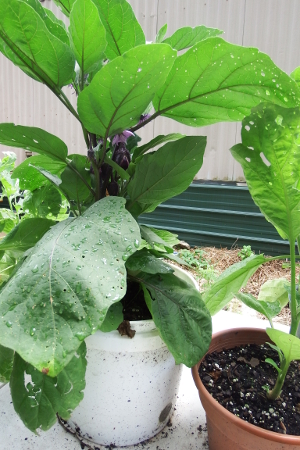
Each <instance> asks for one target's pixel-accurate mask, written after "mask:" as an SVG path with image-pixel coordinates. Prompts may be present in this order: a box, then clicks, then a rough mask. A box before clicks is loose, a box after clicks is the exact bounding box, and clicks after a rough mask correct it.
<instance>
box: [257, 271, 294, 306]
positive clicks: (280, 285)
mask: <svg viewBox="0 0 300 450" xmlns="http://www.w3.org/2000/svg"><path fill="white" fill-rule="evenodd" d="M288 284H289V283H288V281H287V279H286V278H277V279H275V280H267V281H266V282H265V283H264V284H263V285H262V286H261V288H260V291H259V295H258V300H260V301H261V300H263V301H265V302H268V303H271V302H275V301H277V302H279V304H280V306H281V308H283V307H284V306H285V305H287V303H288V301H289V296H288V292H287V289H286V287H287V286H288Z"/></svg>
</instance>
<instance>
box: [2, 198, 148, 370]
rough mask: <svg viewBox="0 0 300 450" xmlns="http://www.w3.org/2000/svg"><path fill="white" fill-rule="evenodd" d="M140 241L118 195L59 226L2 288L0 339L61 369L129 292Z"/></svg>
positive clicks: (41, 364) (39, 363) (38, 363)
mask: <svg viewBox="0 0 300 450" xmlns="http://www.w3.org/2000/svg"><path fill="white" fill-rule="evenodd" d="M28 220H30V219H28ZM24 222H26V221H24ZM139 239H140V236H139V227H138V225H137V223H136V222H135V221H134V219H133V218H132V216H131V215H130V214H129V213H128V212H127V211H126V210H125V207H124V199H122V198H118V197H106V198H104V199H102V200H100V201H98V202H96V203H94V204H93V205H92V206H91V207H90V208H89V209H88V210H87V211H86V212H85V213H84V214H83V215H82V216H80V217H78V218H76V219H67V220H65V221H63V222H60V223H58V224H57V225H55V226H54V227H53V228H52V229H51V230H50V231H49V232H48V233H47V234H46V235H45V236H43V238H42V239H41V240H40V241H39V242H38V244H37V245H36V246H35V247H34V249H32V250H31V252H30V255H29V256H28V257H27V259H26V260H25V261H24V262H23V264H22V266H21V267H20V268H19V269H18V272H17V273H16V274H15V275H14V276H13V277H11V278H10V280H9V281H8V282H7V283H6V284H5V286H4V287H3V288H2V290H1V295H0V317H3V319H0V342H1V344H2V345H4V346H8V347H9V348H14V349H15V350H16V351H17V353H19V354H20V356H21V357H22V358H23V359H25V360H26V361H28V362H29V363H30V364H32V365H33V366H35V367H37V369H38V370H40V371H41V370H43V369H45V370H49V375H50V376H55V375H56V374H57V373H59V372H60V371H61V370H62V368H63V367H64V366H65V365H66V364H67V363H68V362H69V361H70V359H71V358H72V356H73V354H74V352H75V350H76V349H77V348H78V346H79V344H80V342H81V341H82V340H83V339H84V338H85V337H87V336H88V335H90V334H92V333H94V332H95V331H96V330H97V329H98V328H99V326H100V325H101V323H102V321H103V320H104V317H105V314H106V312H107V310H108V308H109V306H110V305H111V304H113V303H114V302H117V301H119V300H121V298H122V297H123V296H124V294H125V292H126V269H125V260H124V259H126V258H127V257H128V256H130V254H131V253H133V252H134V251H135V249H136V248H137V247H138V245H139V244H138V240H139ZM123 258H124V259H123ZM7 321H10V322H11V324H12V326H11V327H10V328H8V327H7V326H6V325H5V323H6V322H7ZM32 324H34V325H32ZM32 327H33V328H32ZM4 330H5V331H4Z"/></svg>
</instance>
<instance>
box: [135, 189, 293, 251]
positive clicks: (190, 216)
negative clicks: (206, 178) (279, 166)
mask: <svg viewBox="0 0 300 450" xmlns="http://www.w3.org/2000/svg"><path fill="white" fill-rule="evenodd" d="M139 221H140V223H141V224H144V225H148V226H151V227H154V228H159V229H166V230H168V231H171V232H173V233H175V234H178V236H179V239H182V240H184V241H186V242H188V243H189V244H190V245H192V246H216V247H218V246H221V247H228V248H230V247H232V246H235V245H236V246H238V247H243V245H251V248H252V250H255V251H256V253H258V252H262V253H265V254H267V255H280V254H281V255H282V254H288V253H289V244H288V242H287V241H284V240H283V239H281V237H280V236H279V235H278V233H277V231H276V230H275V228H274V227H273V225H271V224H270V223H269V222H267V221H266V219H265V218H264V216H263V214H262V213H261V212H260V210H259V209H258V207H257V206H256V205H255V203H254V202H253V200H252V198H251V196H250V194H249V191H248V188H247V187H242V186H236V185H235V183H226V184H225V185H222V184H220V183H218V184H216V183H213V182H211V183H209V182H199V181H198V182H194V183H193V184H191V186H190V187H189V188H188V189H187V190H186V191H185V192H183V193H182V194H180V195H178V196H176V197H173V198H172V199H170V200H168V201H167V202H165V203H163V204H161V205H160V206H158V207H157V208H156V210H155V211H153V212H152V213H150V214H144V215H142V216H140V218H139Z"/></svg>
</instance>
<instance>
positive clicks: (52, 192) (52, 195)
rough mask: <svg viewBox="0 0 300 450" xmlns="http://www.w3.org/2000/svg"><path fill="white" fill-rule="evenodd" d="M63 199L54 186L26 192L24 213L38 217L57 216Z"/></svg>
mask: <svg viewBox="0 0 300 450" xmlns="http://www.w3.org/2000/svg"><path fill="white" fill-rule="evenodd" d="M61 203H62V198H61V195H60V193H59V191H58V190H57V189H56V188H55V187H54V186H53V185H48V186H42V187H41V188H40V189H36V190H35V191H34V192H28V191H27V192H26V193H25V195H24V200H23V211H26V212H27V211H28V212H29V213H31V214H32V215H33V216H36V217H47V216H48V215H50V216H54V217H55V216H57V215H58V213H59V212H60V209H61Z"/></svg>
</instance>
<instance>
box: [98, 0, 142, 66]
mask: <svg viewBox="0 0 300 450" xmlns="http://www.w3.org/2000/svg"><path fill="white" fill-rule="evenodd" d="M93 2H94V3H95V5H96V6H97V8H98V10H99V15H100V19H101V22H102V23H103V26H104V27H105V30H106V40H107V48H106V50H105V55H106V57H107V58H108V59H109V60H110V61H111V60H113V59H114V58H116V57H117V56H120V55H123V53H125V52H127V51H128V50H130V49H131V48H133V47H136V46H138V45H142V44H145V42H146V40H145V35H144V33H143V30H142V28H141V25H140V24H139V22H138V21H137V19H136V17H135V15H134V12H133V10H132V7H131V6H130V4H129V3H128V2H127V1H126V0H93Z"/></svg>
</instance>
